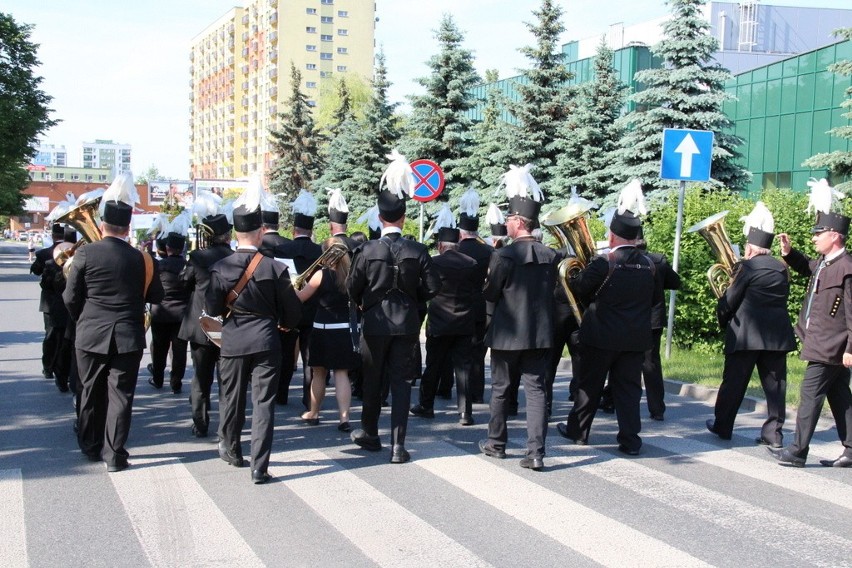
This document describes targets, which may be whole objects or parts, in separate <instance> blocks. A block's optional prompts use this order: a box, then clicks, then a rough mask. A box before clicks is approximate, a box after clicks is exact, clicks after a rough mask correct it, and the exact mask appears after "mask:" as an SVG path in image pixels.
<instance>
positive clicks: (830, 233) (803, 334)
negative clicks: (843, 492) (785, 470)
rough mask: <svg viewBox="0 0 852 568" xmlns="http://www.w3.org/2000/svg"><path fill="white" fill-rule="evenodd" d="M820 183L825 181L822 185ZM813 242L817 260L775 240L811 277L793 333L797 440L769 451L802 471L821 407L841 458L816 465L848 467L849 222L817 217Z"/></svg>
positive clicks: (785, 240) (851, 362)
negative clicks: (798, 362) (798, 380)
mask: <svg viewBox="0 0 852 568" xmlns="http://www.w3.org/2000/svg"><path fill="white" fill-rule="evenodd" d="M823 181H824V180H823ZM813 232H814V236H813V238H812V240H813V243H814V248H815V249H816V251H817V254H819V258H817V259H816V260H810V259H808V258H807V257H806V256H805V255H804V254H802V253H801V252H799V251H798V250H796V249H794V248H792V246H791V245H790V238H789V237H788V236H787V234H786V233H781V234H780V235H778V239H779V240H780V241H781V256H782V257H783V258H784V261H785V262H786V263H787V264H788V265H789V266H790V268H792V269H793V270H795V271H796V272H798V273H799V274H802V275H805V276H810V281H809V282H808V290H807V292H806V293H805V302H804V305H803V306H802V311H801V312H800V313H799V321H798V324H797V325H796V334H797V335H798V336H799V339H800V340H801V341H802V353H801V355H800V357H801V359H802V360H803V361H807V362H808V366H807V368H806V369H805V377H804V379H803V380H802V386H801V390H800V391H799V409H798V412H797V413H796V435H795V438H794V439H793V443H792V444H790V445H789V446H787V447H786V448H779V449H774V448H768V449H769V450H770V452H772V453H773V455H774V456H775V457H776V458H777V459H778V461H780V462H782V463H785V464H788V465H791V466H793V467H804V466H805V461H806V460H807V457H808V449H809V447H810V442H811V438H812V437H813V434H814V430H815V429H816V425H817V421H818V420H819V415H820V412H821V411H822V405H823V402H824V401H825V399H826V398H827V399H828V406H829V407H830V408H831V414H832V415H833V416H834V423H835V424H836V425H837V436H838V438H840V441H841V443H842V444H843V454H841V455H840V457H839V458H837V459H835V460H820V463H821V464H822V465H824V466H826V467H850V466H852V392H850V390H849V367H852V257H850V256H849V253H848V252H847V251H846V236H847V235H848V234H849V217H846V216H844V215H839V214H837V213H831V212H819V213H818V215H817V220H816V226H815V227H814V229H813Z"/></svg>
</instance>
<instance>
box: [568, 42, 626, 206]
mask: <svg viewBox="0 0 852 568" xmlns="http://www.w3.org/2000/svg"><path fill="white" fill-rule="evenodd" d="M612 59H613V51H612V49H610V48H609V47H608V46H607V44H606V40H605V38H601V42H600V44H599V45H598V49H597V54H596V55H595V59H594V70H595V74H594V77H593V78H592V80H591V81H587V82H586V83H583V84H581V85H580V86H579V87H578V88H577V90H576V95H575V97H573V98H574V104H575V106H574V107H573V110H572V112H571V115H570V116H569V117H568V118H567V119H566V120H565V121H564V122H563V123H562V125H561V127H560V129H559V138H558V139H557V148H558V150H559V153H558V157H557V159H556V167H555V168H554V170H553V181H552V186H553V187H555V188H559V189H560V190H561V191H559V192H558V193H559V194H560V195H562V197H563V198H564V193H565V190H567V189H570V187H571V186H577V192H578V193H579V194H580V195H583V196H585V197H587V198H589V199H592V200H594V199H596V198H602V197H604V196H606V195H607V193H609V191H610V188H612V186H613V181H612V179H611V176H612V175H613V172H612V171H611V169H612V165H613V164H614V163H615V152H616V150H617V149H618V142H619V140H620V139H621V136H622V135H623V130H622V128H621V127H620V126H619V125H617V123H616V121H617V119H618V118H619V116H621V113H622V110H623V109H624V102H625V100H626V98H627V86H626V85H624V84H623V83H621V81H619V79H618V76H617V75H616V73H615V69H614V68H613V66H612ZM554 201H557V202H559V201H560V200H559V199H554Z"/></svg>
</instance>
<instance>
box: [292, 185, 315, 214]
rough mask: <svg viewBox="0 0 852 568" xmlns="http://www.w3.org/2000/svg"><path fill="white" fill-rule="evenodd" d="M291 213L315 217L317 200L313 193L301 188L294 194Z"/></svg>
mask: <svg viewBox="0 0 852 568" xmlns="http://www.w3.org/2000/svg"><path fill="white" fill-rule="evenodd" d="M293 213H296V214H299V215H306V216H308V217H316V214H317V200H316V198H315V197H314V194H313V193H311V192H310V191H308V190H306V189H303V190H301V191H300V192H299V195H297V196H296V199H295V201H293Z"/></svg>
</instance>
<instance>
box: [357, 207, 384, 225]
mask: <svg viewBox="0 0 852 568" xmlns="http://www.w3.org/2000/svg"><path fill="white" fill-rule="evenodd" d="M358 222H359V223H367V226H368V227H370V228H371V229H372V230H374V231H381V230H382V222H381V221H380V220H379V206H378V205H373V206H372V207H370V208H369V209H367V211H366V212H365V213H364V214H363V215H361V216H360V217H358Z"/></svg>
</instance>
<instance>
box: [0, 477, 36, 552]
mask: <svg viewBox="0 0 852 568" xmlns="http://www.w3.org/2000/svg"><path fill="white" fill-rule="evenodd" d="M0 535H3V536H2V537H0V562H2V564H3V565H4V566H9V567H15V568H17V567H25V566H29V565H30V563H29V559H28V558H27V530H26V523H25V522H24V483H23V479H22V478H21V470H20V469H0Z"/></svg>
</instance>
